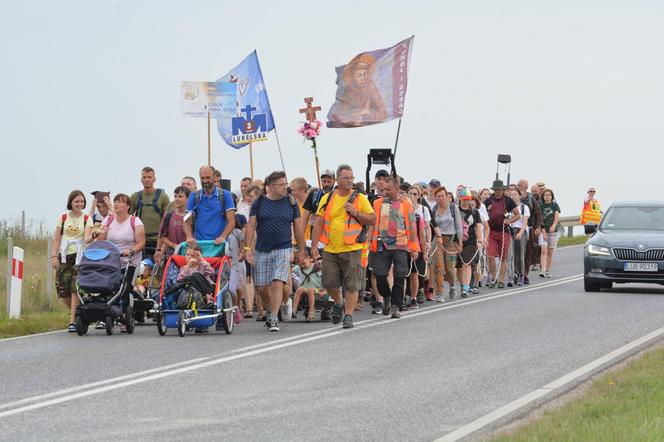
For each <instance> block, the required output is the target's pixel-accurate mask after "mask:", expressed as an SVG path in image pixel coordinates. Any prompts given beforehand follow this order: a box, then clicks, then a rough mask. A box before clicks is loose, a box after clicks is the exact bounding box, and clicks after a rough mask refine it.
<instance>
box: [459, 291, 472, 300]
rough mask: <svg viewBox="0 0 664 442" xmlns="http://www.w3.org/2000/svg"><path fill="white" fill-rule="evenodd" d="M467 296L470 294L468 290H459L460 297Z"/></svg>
mask: <svg viewBox="0 0 664 442" xmlns="http://www.w3.org/2000/svg"><path fill="white" fill-rule="evenodd" d="M468 296H470V295H468V290H461V297H462V298H467V297H468Z"/></svg>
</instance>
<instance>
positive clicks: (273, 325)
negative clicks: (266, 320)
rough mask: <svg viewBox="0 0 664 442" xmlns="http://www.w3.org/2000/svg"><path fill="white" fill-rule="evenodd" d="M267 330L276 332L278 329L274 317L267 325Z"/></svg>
mask: <svg viewBox="0 0 664 442" xmlns="http://www.w3.org/2000/svg"><path fill="white" fill-rule="evenodd" d="M267 331H271V332H278V331H279V323H278V322H277V320H276V319H272V320H271V321H270V324H269V325H268V326H267Z"/></svg>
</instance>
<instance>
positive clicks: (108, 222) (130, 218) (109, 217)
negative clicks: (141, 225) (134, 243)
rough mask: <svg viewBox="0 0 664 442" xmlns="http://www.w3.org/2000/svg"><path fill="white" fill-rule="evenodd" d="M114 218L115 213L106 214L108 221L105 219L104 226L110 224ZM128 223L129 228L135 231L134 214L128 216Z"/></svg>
mask: <svg viewBox="0 0 664 442" xmlns="http://www.w3.org/2000/svg"><path fill="white" fill-rule="evenodd" d="M114 219H115V215H113V214H111V215H108V221H106V228H108V227H109V226H110V225H111V223H112V222H113V220H114ZM129 225H131V230H133V231H134V232H135V231H136V215H131V216H130V217H129Z"/></svg>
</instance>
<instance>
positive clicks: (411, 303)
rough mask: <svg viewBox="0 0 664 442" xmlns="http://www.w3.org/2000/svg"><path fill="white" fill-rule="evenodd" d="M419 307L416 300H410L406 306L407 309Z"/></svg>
mask: <svg viewBox="0 0 664 442" xmlns="http://www.w3.org/2000/svg"><path fill="white" fill-rule="evenodd" d="M418 307H419V306H418V305H417V300H415V299H411V300H410V303H409V304H408V308H418Z"/></svg>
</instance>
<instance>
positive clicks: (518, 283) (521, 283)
mask: <svg viewBox="0 0 664 442" xmlns="http://www.w3.org/2000/svg"><path fill="white" fill-rule="evenodd" d="M523 281H524V277H523V276H519V281H517V283H516V285H517V286H519V287H523V284H524V282H523Z"/></svg>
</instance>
